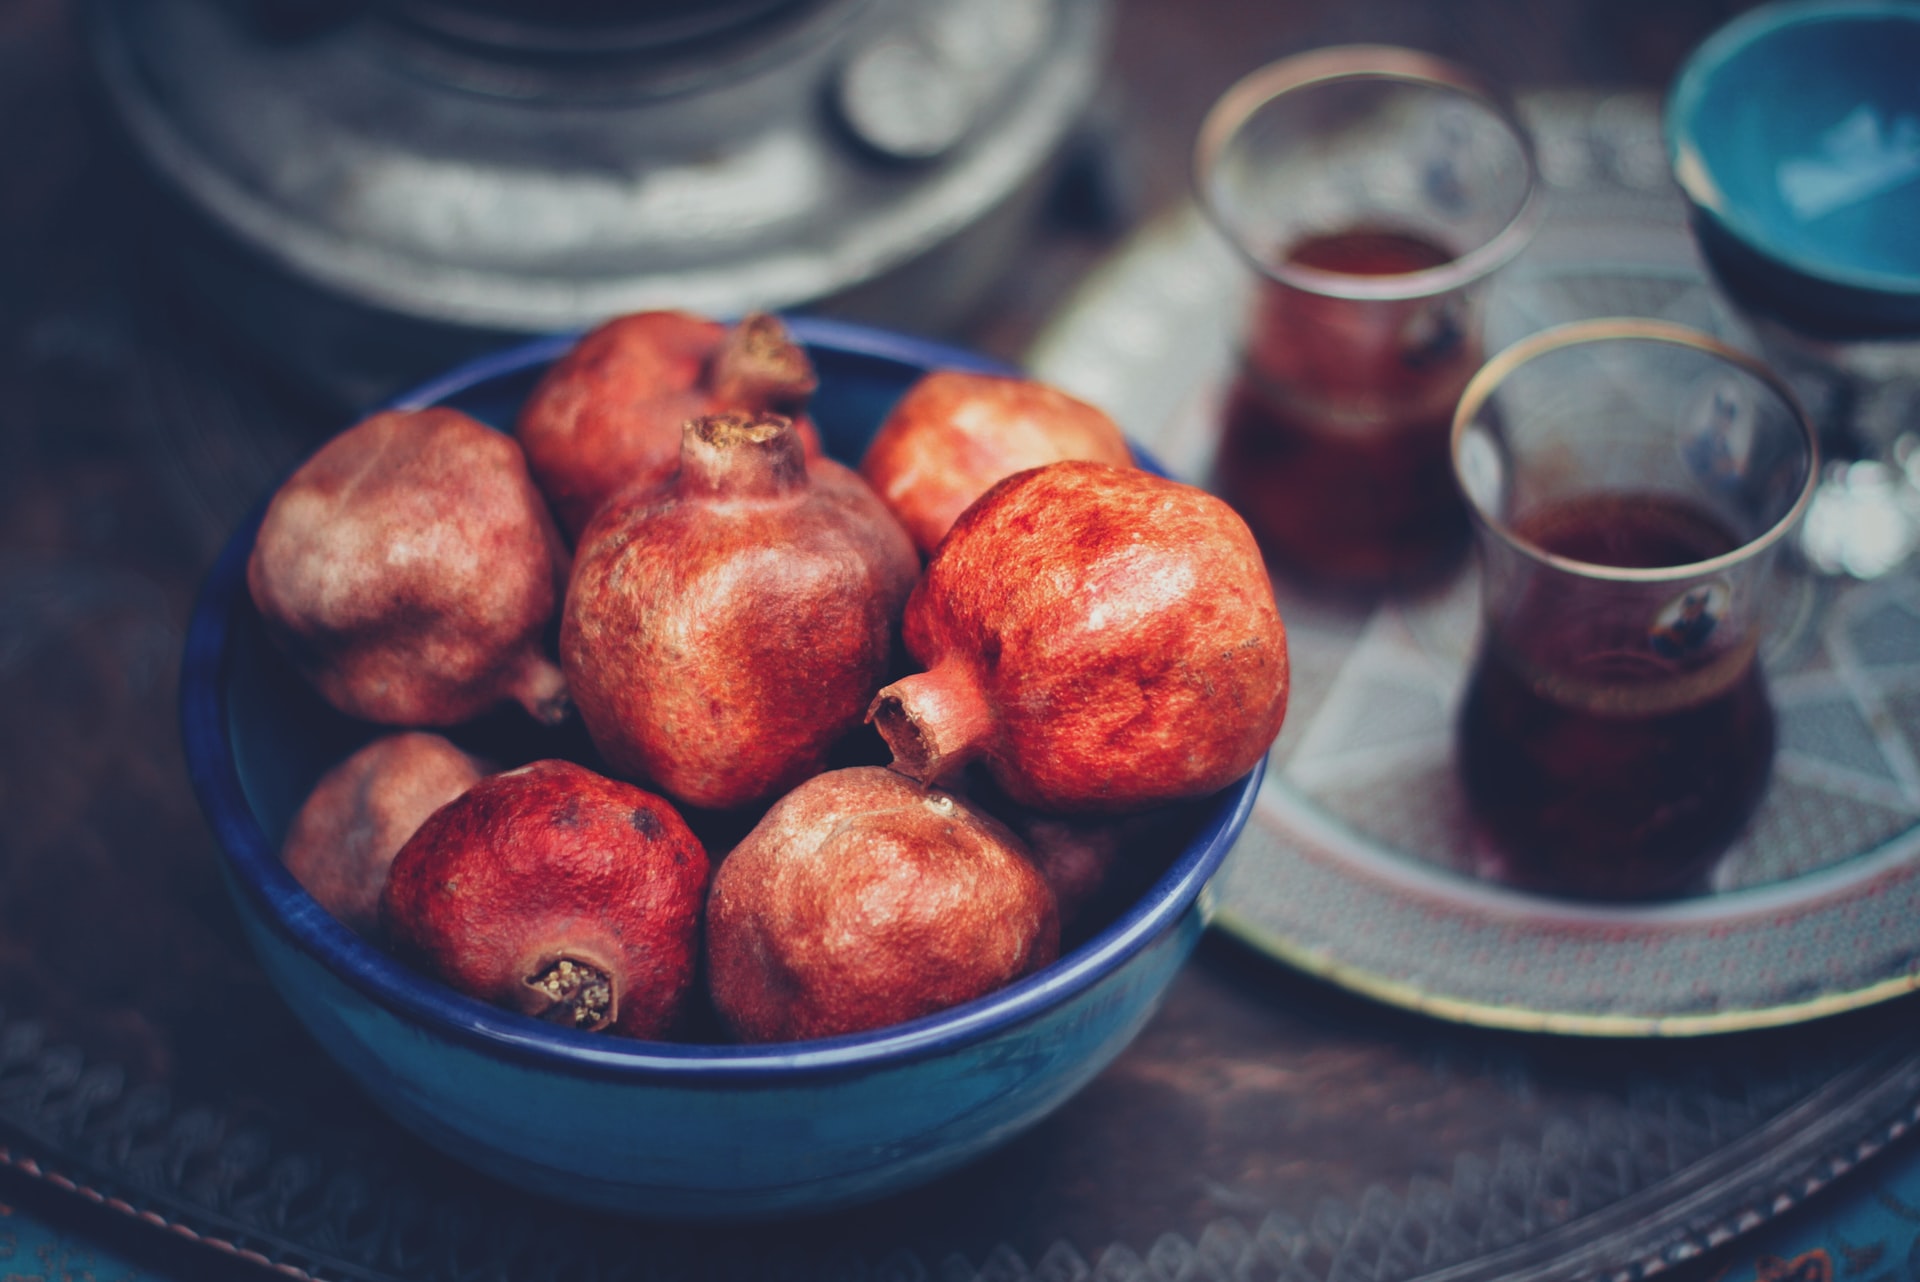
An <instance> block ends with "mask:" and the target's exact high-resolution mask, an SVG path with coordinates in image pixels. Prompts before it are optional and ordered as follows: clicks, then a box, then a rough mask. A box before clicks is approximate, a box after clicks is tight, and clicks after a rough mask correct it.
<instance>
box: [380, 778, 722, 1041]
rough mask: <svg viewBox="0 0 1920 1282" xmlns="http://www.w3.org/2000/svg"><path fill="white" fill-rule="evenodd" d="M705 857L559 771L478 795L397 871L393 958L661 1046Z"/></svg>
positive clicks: (435, 822) (452, 812) (474, 990)
mask: <svg viewBox="0 0 1920 1282" xmlns="http://www.w3.org/2000/svg"><path fill="white" fill-rule="evenodd" d="M706 887H707V853H706V851H705V850H704V849H703V848H702V847H701V845H700V842H699V841H698V840H697V839H696V838H695V837H694V835H693V833H692V832H691V831H690V830H689V829H688V828H687V825H686V822H685V821H684V820H683V819H682V818H681V817H680V814H679V812H677V811H676V810H675V809H674V808H673V807H672V806H671V805H669V804H668V803H667V802H666V801H665V800H664V799H662V798H660V797H657V796H655V795H654V794H652V793H650V792H647V791H645V790H644V789H641V788H637V787H635V786H634V785H632V784H629V783H622V782H620V781H618V780H615V779H608V778H605V777H603V776H601V775H598V774H595V773H594V772H593V771H591V770H588V769H587V768H586V767H584V766H580V765H576V764H575V763H573V762H570V761H561V760H545V761H536V762H533V763H532V764H531V765H526V766H522V767H520V768H519V769H517V770H509V771H506V772H505V773H503V774H497V775H492V776H490V777H488V778H486V779H482V780H481V781H480V782H479V783H476V784H474V785H473V786H472V787H471V788H469V789H467V791H466V792H465V793H463V794H462V795H461V796H459V797H458V798H456V799H455V800H453V801H451V802H449V803H447V804H446V805H444V806H442V807H440V809H438V810H436V811H434V812H433V814H432V815H431V816H429V817H428V818H427V820H426V822H425V823H423V824H421V825H420V829H419V831H417V832H416V833H414V834H413V836H412V837H411V838H409V839H408V841H407V843H406V844H405V845H404V846H402V847H401V848H400V853H399V854H397V855H396V856H395V857H394V860H393V867H392V869H391V871H390V872H389V874H388V877H387V886H386V890H385V893H384V894H383V896H382V898H381V904H380V911H381V918H382V921H383V923H384V924H385V927H386V930H387V934H388V937H389V938H390V939H391V940H392V941H393V944H394V946H395V948H396V949H397V950H398V951H399V952H400V954H401V955H402V956H404V957H407V958H408V959H410V960H412V961H414V962H416V963H417V964H419V965H421V966H422V967H423V968H424V969H426V970H427V971H428V972H430V973H431V974H433V975H435V976H437V977H438V978H440V979H441V980H443V981H444V982H445V983H447V984H448V985H450V986H451V987H453V988H456V989H458V990H459V991H461V992H463V993H466V994H468V995H470V996H473V997H477V998H479V999H481V1000H482V1001H488V1002H492V1003H494V1004H495V1005H498V1006H504V1007H506V1008H508V1009H510V1010H516V1011H520V1012H521V1013H523V1014H527V1015H532V1016H534V1017H536V1018H538V1019H544V1020H547V1021H549V1022H552V1023H558V1024H562V1025H565V1026H568V1027H572V1028H581V1029H588V1030H600V1029H608V1030H611V1031H613V1032H615V1033H621V1034H624V1035H626V1036H628V1037H646V1038H658V1037H662V1036H665V1035H666V1034H668V1033H669V1032H671V1031H672V1030H673V1029H674V1028H675V1026H676V1025H677V1024H678V1022H679V1020H680V1019H681V1017H682V1015H683V1014H684V1012H685V1008H686V1005H687V997H688V994H689V992H690V991H691V990H692V987H693V982H694V967H695V962H696V955H697V950H698V947H699V931H700V910H701V902H702V900H703V899H704V898H705V895H706Z"/></svg>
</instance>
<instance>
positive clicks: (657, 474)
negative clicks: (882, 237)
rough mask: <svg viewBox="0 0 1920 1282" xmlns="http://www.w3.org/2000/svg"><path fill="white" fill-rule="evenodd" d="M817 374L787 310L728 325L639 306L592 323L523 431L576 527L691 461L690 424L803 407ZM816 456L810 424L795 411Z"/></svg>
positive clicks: (528, 414) (547, 384) (574, 530)
mask: <svg viewBox="0 0 1920 1282" xmlns="http://www.w3.org/2000/svg"><path fill="white" fill-rule="evenodd" d="M817 383H818V380H817V379H816V378H815V376H814V372H813V365H812V362H810V361H809V360H808V359H807V354H806V351H805V349H803V348H802V347H801V346H800V345H799V344H798V343H795V342H794V341H793V340H792V339H791V338H790V337H789V336H788V334H787V330H786V327H785V326H784V325H783V324H781V322H780V320H779V318H778V317H775V316H771V315H768V314H766V313H764V312H755V313H753V314H751V315H749V316H747V317H745V318H744V319H742V320H741V321H740V323H739V324H738V325H734V326H732V327H728V326H726V325H723V324H721V323H720V322H718V321H713V320H708V319H706V318H704V317H701V316H695V315H692V314H690V313H687V312H675V311H651V312H635V313H633V314H631V315H627V316H619V317H615V318H614V319H613V320H610V321H607V322H606V323H605V324H603V325H601V326H599V327H598V328H597V329H594V330H592V331H590V332H589V333H588V334H586V335H585V336H584V337H582V338H581V340H580V341H579V342H578V343H576V344H575V345H574V347H573V348H572V350H571V351H569V352H568V353H567V354H566V355H565V356H563V357H561V358H560V359H559V360H558V361H556V362H555V363H554V365H553V367H552V368H551V369H550V370H548V371H547V373H546V375H545V377H543V378H542V379H541V380H540V383H539V385H538V386H537V387H535V388H534V390H533V394H532V395H531V396H529V397H528V398H527V400H526V403H525V404H524V405H523V406H522V407H521V410H520V416H519V419H518V421H517V422H516V423H515V425H514V433H515V434H516V435H517V436H518V437H519V438H520V443H521V445H522V446H524V447H525V448H526V451H527V462H528V465H529V466H530V467H531V468H532V469H533V475H534V479H535V480H536V481H538V482H539V484H540V489H541V491H542V492H543V493H544V494H546V496H547V500H548V502H550V503H551V504H552V505H553V510H554V514H555V515H556V516H558V517H559V519H560V524H561V526H562V527H563V528H564V529H565V530H566V531H567V533H568V535H569V536H571V537H573V538H578V537H579V535H580V532H581V531H582V530H584V529H585V528H586V526H587V522H588V521H589V520H590V519H591V518H592V516H593V514H594V512H596V511H597V510H599V507H600V505H601V504H602V503H604V502H606V500H607V499H608V498H610V497H611V496H612V495H613V493H614V492H615V491H616V490H620V489H623V488H625V487H626V486H628V485H633V484H643V483H645V482H647V481H651V480H657V479H659V478H661V477H663V476H665V475H667V474H669V473H671V472H672V471H673V470H674V468H675V467H677V466H679V462H680V429H681V427H682V426H683V425H684V424H685V423H686V421H687V420H688V419H690V418H696V417H698V416H700V415H702V414H711V413H716V412H718V411H721V410H742V411H746V412H750V413H758V412H763V411H764V412H771V413H779V414H787V415H796V416H797V415H800V412H801V411H802V410H803V409H804V408H805V407H806V403H807V398H808V397H810V396H812V395H813V390H814V387H815V386H816V385H817ZM796 424H797V430H798V431H799V432H800V437H801V440H802V441H803V442H804V443H805V444H806V445H807V449H808V452H809V454H812V455H817V454H818V453H819V452H820V446H819V437H818V435H817V433H816V432H815V430H814V427H813V425H812V423H811V422H810V421H808V420H807V419H806V418H804V417H798V418H796Z"/></svg>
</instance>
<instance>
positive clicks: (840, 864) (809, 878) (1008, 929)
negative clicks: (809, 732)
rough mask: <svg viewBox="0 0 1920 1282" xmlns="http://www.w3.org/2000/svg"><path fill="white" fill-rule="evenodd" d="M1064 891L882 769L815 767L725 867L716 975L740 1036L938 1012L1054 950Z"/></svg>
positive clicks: (714, 901) (959, 815)
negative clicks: (1058, 892) (818, 770)
mask: <svg viewBox="0 0 1920 1282" xmlns="http://www.w3.org/2000/svg"><path fill="white" fill-rule="evenodd" d="M1058 938H1059V924H1058V917H1057V913H1056V909H1055V907H1054V902H1053V894H1052V892H1051V891H1050V890H1048V889H1047V884H1046V882H1045V881H1044V880H1042V879H1041V877H1040V875H1039V873H1038V872H1037V871H1036V870H1035V869H1034V867H1033V865H1032V863H1031V862H1029V860H1028V857H1027V855H1026V852H1025V850H1024V849H1023V848H1022V847H1021V845H1020V841H1019V839H1018V838H1017V837H1015V836H1014V835H1013V833H1012V832H1010V831H1008V830H1007V828H1006V827H1005V826H1004V825H1002V824H1001V823H999V822H998V821H997V820H995V819H992V818H990V817H988V816H987V815H986V814H984V813H983V812H980V811H977V810H975V809H973V808H972V807H970V806H969V805H968V804H967V803H966V802H964V801H962V800H961V799H960V798H959V797H956V796H954V795H953V794H951V793H948V792H942V791H939V790H937V789H926V788H922V787H920V786H918V785H916V784H914V783H913V782H911V781H910V780H908V779H907V778H906V777H905V776H904V775H901V774H899V773H897V772H896V771H892V770H889V769H887V768H886V767H884V766H856V767H850V768H848V769H845V770H834V771H829V772H827V773H825V774H820V775H816V776H814V777H813V778H812V779H809V780H808V781H807V782H805V783H803V784H801V785H800V786H799V787H798V788H796V789H794V790H793V791H792V792H790V793H788V794H787V795H786V796H784V797H782V798H781V799H780V800H779V801H778V802H776V803H775V804H774V806H773V808H772V809H771V810H769V811H768V812H767V814H766V816H765V817H764V818H762V819H761V821H760V823H759V824H758V825H757V826H756V827H755V828H754V829H753V831H752V832H750V833H749V834H747V837H746V839H745V840H743V841H742V842H741V843H740V844H739V845H738V846H736V847H735V848H734V850H733V853H732V854H730V855H728V856H727V858H726V861H725V862H724V863H722V864H721V865H720V871H719V872H718V873H717V874H716V875H715V877H714V881H713V889H712V890H711V891H710V892H709V894H708V897H707V969H708V986H709V988H710V990H711V992H712V995H713V1001H714V1006H715V1009H716V1010H717V1011H718V1012H719V1015H720V1018H721V1020H722V1021H723V1022H724V1023H725V1024H726V1026H727V1028H728V1029H729V1030H730V1031H731V1032H732V1033H733V1035H734V1036H736V1037H738V1038H739V1039H741V1040H742V1041H750V1042H769V1041H792V1040H799V1039H804V1038H812V1037H832V1036H835V1035H837V1034H841V1033H854V1032H860V1031H863V1030H866V1029H872V1028H880V1027H884V1026H886V1025H888V1024H897V1023H899V1022H901V1021H902V1020H908V1019H915V1018H918V1017H920V1016H922V1015H930V1014H932V1013H934V1012H935V1011H939V1010H944V1009H946V1008H947V1007H950V1006H953V1005H956V1004H958V1003H960V1002H964V1001H970V1000H972V999H973V998H976V997H980V996H983V995H985V994H986V993H990V992H992V991H994V990H995V989H997V988H1000V987H1002V986H1004V985H1006V984H1008V983H1010V982H1012V981H1013V980H1015V979H1018V978H1019V977H1020V976H1022V975H1024V974H1027V973H1028V972H1030V971H1033V970H1036V969H1038V968H1039V967H1041V966H1044V965H1046V964H1047V963H1048V962H1050V961H1052V960H1053V959H1054V957H1055V956H1056V955H1057V953H1058Z"/></svg>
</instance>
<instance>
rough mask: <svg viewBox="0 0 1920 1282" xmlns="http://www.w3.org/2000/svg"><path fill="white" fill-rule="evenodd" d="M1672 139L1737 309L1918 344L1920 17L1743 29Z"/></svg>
mask: <svg viewBox="0 0 1920 1282" xmlns="http://www.w3.org/2000/svg"><path fill="white" fill-rule="evenodd" d="M1666 133H1667V146H1668V152H1669V155H1670V157H1671V159H1672V162H1673V170H1674V175H1675V177H1676V178H1677V179H1678V181H1679V184H1680V186H1681V188H1682V189H1683V190H1684V191H1685V193H1686V195H1687V198H1688V201H1689V202H1690V204H1691V205H1692V209H1693V215H1694V227H1695V231H1696V233H1697V236H1698V239H1699V242H1700V246H1701V249H1702V250H1703V252H1704V253H1705V255H1706V257H1707V259H1708V260H1709V262H1710V263H1711V264H1712V266H1713V268H1714V270H1715V272H1716V274H1717V275H1718V276H1719V277H1720V279H1721V280H1722V281H1723V283H1725V284H1726V286H1727V287H1728V290H1729V292H1731V293H1732V294H1733V295H1734V296H1735V297H1736V299H1737V300H1738V301H1739V302H1741V303H1742V304H1743V305H1746V306H1749V307H1752V308H1754V309H1756V310H1759V311H1761V312H1764V313H1767V314H1770V315H1772V316H1774V317H1775V318H1776V319H1779V320H1781V321H1783V322H1785V323H1787V324H1788V325H1789V326H1792V327H1793V328H1796V329H1800V330H1803V331H1806V332H1809V333H1814V334H1819V335H1824V336H1831V337H1835V338H1855V337H1860V338H1867V337H1876V336H1883V335H1900V334H1909V333H1920V3H1915V2H1914V0H1841V2H1837V3H1827V2H1814V3H1804V2H1798V0H1796V2H1793V3H1781V4H1773V5H1768V6H1765V7H1762V8H1759V9H1755V10H1752V11H1750V12H1748V13H1746V14H1743V15H1741V16H1740V17H1738V18H1736V19H1735V20H1733V21H1732V22H1730V23H1728V24H1727V25H1726V26H1724V27H1722V28H1721V29H1719V30H1718V31H1716V32H1714V33H1713V35H1711V36H1709V37H1708V38H1707V39H1706V40H1705V41H1704V42H1703V43H1702V44H1701V45H1700V47H1699V48H1698V49H1697V50H1695V51H1694V53H1693V54H1692V56H1691V57H1689V58H1688V60H1687V62H1686V64H1685V65H1684V66H1683V67H1682V69H1681V72H1680V75H1679V77H1678V79H1677V80H1676V81H1675V83H1674V86H1673V90H1672V92H1671V94H1670V95H1669V97H1668V101H1667V106H1666Z"/></svg>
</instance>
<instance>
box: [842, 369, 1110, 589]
mask: <svg viewBox="0 0 1920 1282" xmlns="http://www.w3.org/2000/svg"><path fill="white" fill-rule="evenodd" d="M1076 458H1077V459H1093V460H1095V461H1097V462H1102V463H1112V464H1115V465H1116V466H1119V467H1128V466H1131V465H1132V463H1133V452H1132V451H1131V450H1129V449H1128V448H1127V442H1126V438H1125V437H1124V436H1122V435H1121V432H1120V428H1119V426H1118V425H1117V424H1115V423H1114V421H1113V420H1112V419H1111V418H1109V417H1107V415H1106V413H1105V412H1104V411H1102V410H1099V409H1096V408H1095V407H1093V406H1092V405H1089V404H1087V403H1086V402H1085V401H1082V400H1078V399H1076V398H1075V397H1072V396H1069V395H1067V394H1066V393H1065V392H1063V391H1060V390H1059V389H1058V388H1055V387H1052V386H1049V385H1048V384H1046V383H1040V382H1036V381H1034V380H1032V379H1027V378H1015V377H1009V376H1004V375H997V374H974V373H968V372H964V371H961V370H936V371H934V372H933V373H930V374H927V375H925V376H923V377H922V378H921V379H920V380H919V381H918V382H916V383H915V384H914V385H913V386H912V387H910V388H908V389H907V393H906V395H905V396H903V397H901V398H900V400H899V401H898V402H897V403H896V404H895V405H894V407H893V409H892V410H891V411H890V412H889V413H888V415H887V417H886V419H885V420H884V421H883V422H882V423H881V424H880V430H879V431H878V432H877V433H876V434H875V435H874V438H873V441H872V443H871V444H870V445H869V446H868V447H867V452H866V455H865V456H864V457H863V458H862V459H861V461H860V474H861V475H862V476H864V477H866V478H867V480H868V482H869V483H870V484H871V485H872V486H873V488H874V489H875V490H877V491H878V492H879V494H880V497H881V498H883V499H885V500H886V502H887V506H888V507H890V508H892V509H893V514H894V515H895V516H897V517H899V518H900V524H902V525H904V526H906V527H907V533H908V534H910V535H912V536H913V541H914V544H915V545H916V546H918V547H919V549H920V550H921V551H922V552H923V553H927V554H928V555H931V554H932V552H933V550H934V548H935V547H937V546H938V545H939V543H940V540H941V538H942V537H943V536H944V535H945V534H946V532H947V529H948V527H950V526H951V525H952V524H953V522H954V518H955V517H957V516H959V515H960V513H962V512H963V511H965V510H966V508H967V505H968V504H970V503H972V502H973V501H974V500H975V499H977V498H979V497H980V496H981V495H982V494H984V493H986V491H987V487H989V486H990V485H992V484H993V483H994V482H995V481H998V480H1000V479H1001V478H1002V477H1006V476H1011V475H1013V474H1014V473H1015V472H1020V471H1024V470H1025V469H1027V468H1030V467H1039V466H1041V465H1042V464H1045V463H1055V462H1058V461H1060V460H1061V459H1076Z"/></svg>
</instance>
